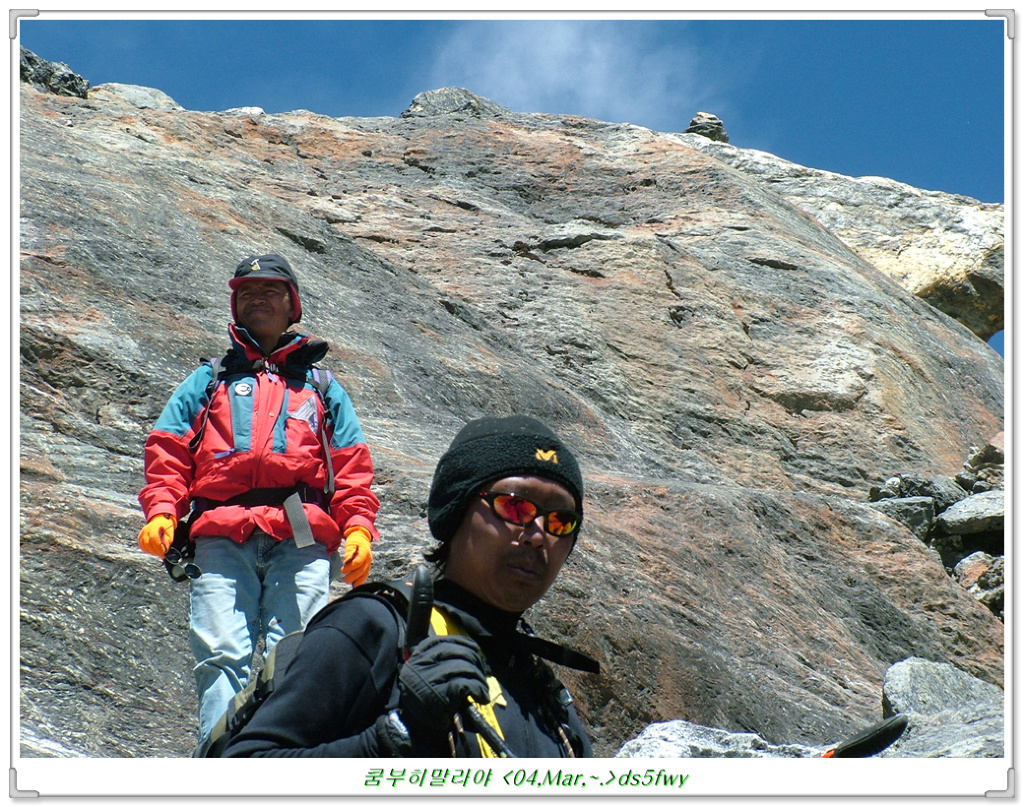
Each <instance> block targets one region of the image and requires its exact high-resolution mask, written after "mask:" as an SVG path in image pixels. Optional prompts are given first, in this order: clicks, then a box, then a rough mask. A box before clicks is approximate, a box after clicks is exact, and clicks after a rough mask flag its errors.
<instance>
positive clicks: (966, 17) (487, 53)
mask: <svg viewBox="0 0 1024 807" xmlns="http://www.w3.org/2000/svg"><path fill="white" fill-rule="evenodd" d="M132 16H135V17H139V19H134V20H129V19H115V18H110V17H105V18H101V17H100V16H99V15H90V14H82V15H80V16H79V18H76V19H70V18H68V15H58V14H56V13H50V12H46V11H44V12H43V13H42V14H41V15H40V16H39V17H35V18H32V17H23V18H21V20H20V24H19V40H20V44H21V45H22V46H24V47H26V48H28V49H29V50H31V51H33V52H35V53H36V54H37V55H39V56H41V57H43V58H44V59H48V60H50V61H57V62H65V63H66V64H68V65H69V66H70V67H71V69H72V70H74V71H75V72H76V73H79V74H80V75H82V76H83V77H84V78H86V79H87V80H88V81H89V82H90V83H91V84H92V85H93V86H95V85H98V84H103V83H106V82H121V83H125V84H139V85H143V86H146V87H155V88H157V89H160V90H162V91H163V92H166V93H167V94H168V95H170V96H171V97H172V98H174V100H175V101H177V102H178V103H179V104H181V105H182V106H184V107H186V108H188V109H194V110H208V111H212V110H224V109H229V108H231V107H239V106H259V107H262V108H263V109H265V110H266V111H267V112H287V111H291V110H295V109H308V110H311V111H313V112H317V113H320V114H324V115H330V116H332V117H342V116H359V117H363V116H376V115H387V116H397V115H400V114H401V113H402V111H403V110H404V109H406V108H407V107H408V106H409V103H410V102H411V101H412V99H413V97H414V96H415V95H416V94H417V93H419V92H422V91H424V90H430V89H436V88H438V87H445V86H459V87H465V88H467V89H469V90H472V91H473V92H475V93H477V94H478V95H482V96H485V97H487V98H490V99H491V100H493V101H496V102H497V103H499V104H502V105H503V106H506V107H509V108H511V109H513V110H515V111H518V112H552V113H571V114H578V115H584V116H587V117H591V118H596V119H599V120H606V121H613V122H624V121H628V122H630V123H634V124H637V125H640V126H646V127H649V128H651V129H655V130H658V131H682V130H683V129H685V128H686V127H687V126H688V125H689V121H690V119H691V118H692V117H693V116H694V115H695V114H696V113H697V112H698V111H705V112H712V113H714V114H716V115H718V116H719V117H720V118H721V119H722V120H723V121H724V123H725V127H726V130H727V131H728V133H729V137H730V142H731V143H732V144H733V145H736V146H740V147H743V148H754V149H761V150H764V151H768V152H771V153H773V154H776V155H778V156H780V157H783V158H785V159H787V160H791V161H793V162H796V163H799V164H801V165H805V166H809V167H812V168H820V169H824V170H828V171H835V172H838V173H841V174H847V175H850V176H865V175H871V176H884V177H890V178H892V179H896V180H898V181H900V182H906V183H908V184H910V185H913V186H915V187H918V188H923V189H926V190H939V191H945V192H948V193H959V194H964V195H966V196H971V197H973V198H975V199H979V200H981V201H984V202H1003V201H1004V128H1005V127H1004V109H1003V108H1004V101H1005V94H1004V48H1005V45H1006V43H1007V39H1006V35H1005V29H1004V23H1005V20H1004V19H1003V18H999V17H996V18H990V17H986V16H985V15H984V14H983V13H982V12H980V11H979V12H977V13H974V14H960V15H955V16H953V15H939V14H934V15H932V16H931V17H930V18H925V17H922V16H918V17H915V18H911V19H895V18H887V19H871V18H868V17H866V16H863V15H857V14H852V15H847V18H846V19H840V18H838V17H834V16H833V17H826V18H824V19H818V20H811V19H802V20H801V19H782V18H781V17H775V18H769V19H760V20H753V19H742V18H740V17H739V16H727V15H723V16H722V17H721V18H720V19H717V20H713V19H672V18H669V17H667V16H666V17H664V18H661V19H645V20H629V19H626V18H625V17H623V16H621V15H617V14H612V13H609V14H607V15H603V16H605V17H606V19H582V18H578V17H577V18H572V16H571V15H559V17H557V18H556V17H555V16H542V15H538V14H534V15H533V16H534V17H536V19H499V18H497V17H495V16H484V15H481V18H479V19H468V18H467V19H439V18H435V19H415V20H414V19H392V20H384V19H370V18H368V17H364V18H352V19H342V18H339V17H335V18H325V17H324V16H323V15H321V17H320V18H316V19H314V18H313V17H311V16H296V17H295V18H293V19H271V20H255V19H246V18H245V17H244V16H232V17H230V18H228V19H220V20H215V19H213V18H212V17H203V16H201V15H196V16H195V17H194V18H193V19H181V18H179V19H159V18H157V17H156V16H155V15H145V14H133V15H132ZM222 16H224V15H222ZM468 16H469V15H467V17H468ZM994 346H996V348H997V349H998V350H999V352H1000V353H1002V342H1001V337H1000V340H999V342H998V345H994Z"/></svg>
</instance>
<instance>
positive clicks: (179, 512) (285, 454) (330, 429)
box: [139, 325, 380, 552]
mask: <svg viewBox="0 0 1024 807" xmlns="http://www.w3.org/2000/svg"><path fill="white" fill-rule="evenodd" d="M229 332H230V334H231V339H232V347H231V350H229V351H228V355H227V356H226V357H225V362H224V366H225V368H226V372H228V373H229V374H228V375H227V376H226V377H225V380H224V381H223V382H221V383H219V384H218V385H217V386H216V387H215V388H214V391H213V394H212V399H210V407H209V409H210V411H209V416H208V420H207V421H206V426H205V431H204V434H203V437H202V441H201V442H200V443H199V446H198V448H197V450H196V451H195V453H194V454H193V452H192V451H191V450H190V448H189V442H190V441H191V440H192V438H193V437H194V436H195V434H196V431H197V429H199V428H200V427H202V424H203V421H204V417H205V415H204V410H205V408H206V404H207V401H208V398H207V388H208V386H209V383H210V381H211V379H212V378H213V372H212V369H211V367H210V365H208V364H205V365H203V366H201V367H199V368H198V369H197V370H196V371H195V372H193V373H192V374H191V375H190V376H189V377H188V378H187V379H185V381H184V382H183V383H182V384H181V385H180V386H179V387H178V388H177V389H176V390H175V391H174V394H173V395H172V396H171V398H170V400H169V401H168V402H167V405H166V406H165V407H164V410H163V412H162V414H161V415H160V418H159V419H158V420H157V422H156V425H155V426H154V427H153V431H152V432H151V433H150V435H149V438H148V439H147V440H146V453H145V470H146V485H145V487H143V488H142V491H141V492H140V493H139V502H140V504H141V505H142V509H143V512H144V514H145V516H146V520H147V521H148V520H149V519H150V518H152V517H153V516H154V515H158V514H160V513H166V514H172V515H175V516H176V517H177V518H178V519H179V520H181V519H183V518H184V517H185V516H186V515H188V513H189V510H190V505H191V502H192V500H194V499H205V500H210V501H213V502H220V501H224V500H227V499H230V498H232V497H234V496H238V495H239V494H242V493H246V492H247V491H250V490H252V489H255V488H294V487H296V486H303V485H304V486H309V487H311V488H314V489H319V490H320V491H323V490H324V486H325V483H326V481H327V475H326V463H325V462H324V454H323V448H322V445H321V440H320V424H321V423H322V421H323V418H324V415H325V413H324V406H323V403H322V401H321V400H320V396H319V395H318V393H317V391H316V389H315V387H314V386H313V383H312V381H311V380H310V378H309V373H310V371H311V367H312V365H313V364H314V363H315V362H317V361H319V360H320V359H322V358H323V357H324V355H325V354H326V353H327V345H326V343H324V342H320V341H312V340H311V338H310V337H309V336H307V335H306V334H298V333H292V332H288V333H286V334H285V335H284V337H282V339H281V341H280V342H279V343H278V347H277V348H276V349H275V350H274V352H273V353H272V354H271V355H270V356H269V357H264V355H263V352H262V350H260V349H259V347H257V346H256V345H255V344H254V343H253V342H252V341H251V340H250V339H249V338H248V334H247V333H246V332H245V330H243V329H240V328H237V327H236V326H234V325H232V326H230V328H229ZM264 359H265V361H263V362H261V360H264ZM254 364H256V365H260V364H262V365H264V366H262V367H261V368H260V369H254V367H253V365H254ZM324 398H325V400H326V401H327V406H328V408H329V410H330V413H329V416H328V417H327V435H328V440H329V444H330V451H331V461H332V464H333V467H334V488H335V490H334V495H333V497H332V498H331V500H330V504H329V507H328V510H327V511H325V510H324V509H322V508H321V507H320V506H319V505H317V504H313V503H307V504H305V505H304V509H305V512H306V516H307V518H308V519H309V525H310V528H311V529H312V532H313V536H314V537H315V538H316V539H317V540H318V541H321V542H322V543H323V544H324V545H325V546H326V548H327V551H328V552H333V551H334V550H336V549H337V548H338V546H339V545H340V544H341V541H342V536H343V534H344V532H345V530H346V529H348V528H349V527H353V526H362V527H365V528H366V530H367V531H368V532H369V533H370V535H371V536H372V537H373V538H374V539H375V540H376V539H377V538H379V534H378V532H377V529H376V527H374V521H375V519H376V517H377V510H378V508H379V507H380V502H379V501H378V500H377V497H376V496H375V495H374V494H373V492H372V491H371V490H370V485H371V483H372V482H373V463H372V461H371V459H370V451H369V448H367V445H366V440H365V438H364V437H363V431H362V427H361V426H360V425H359V420H358V418H357V417H356V413H355V410H354V409H353V407H352V402H351V400H350V399H349V397H348V394H347V393H346V392H345V390H344V389H343V388H342V387H341V385H340V384H339V383H338V382H337V381H336V380H333V379H332V381H331V384H330V386H329V387H328V388H327V391H326V394H325V396H324ZM257 527H258V528H259V529H261V530H263V531H264V532H266V533H268V534H270V535H273V536H274V537H275V538H278V539H281V540H283V539H286V538H291V537H292V530H291V525H290V524H289V523H288V518H287V516H286V515H285V511H284V508H283V507H280V506H275V505H256V506H252V507H244V506H240V505H228V506H221V507H215V508H214V509H209V510H206V511H204V512H202V513H201V514H200V515H198V516H197V517H196V518H195V519H194V522H193V523H192V525H191V529H190V532H191V534H192V535H193V536H198V535H223V536H227V537H229V538H232V539H233V540H235V541H239V542H241V541H245V540H246V539H247V538H248V537H249V535H250V534H251V533H252V531H253V530H254V529H256V528H257Z"/></svg>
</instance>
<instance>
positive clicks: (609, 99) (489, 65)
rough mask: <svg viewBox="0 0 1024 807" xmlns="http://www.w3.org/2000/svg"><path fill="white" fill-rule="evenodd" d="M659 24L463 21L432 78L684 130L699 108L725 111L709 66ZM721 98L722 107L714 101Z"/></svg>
mask: <svg viewBox="0 0 1024 807" xmlns="http://www.w3.org/2000/svg"><path fill="white" fill-rule="evenodd" d="M656 25H657V24H656V23H643V22H612V21H583V20H544V21H496V22H466V23H463V24H461V25H459V26H457V27H455V28H454V29H452V32H451V33H450V35H449V36H448V38H447V39H446V40H445V41H443V42H442V43H441V44H440V46H439V49H438V54H437V57H436V59H435V61H434V64H433V68H432V72H431V74H430V81H431V84H430V86H431V87H432V88H438V87H442V86H449V87H450V86H458V87H465V88H466V89H468V90H470V91H472V92H474V93H476V94H477V95H481V96H484V97H486V98H490V99H491V100H492V101H495V102H496V103H499V104H501V105H502V106H506V107H509V108H510V109H512V110H514V111H516V112H550V113H565V114H578V115H584V116H586V117H589V118H596V119H598V120H605V121H610V122H615V123H618V122H626V121H628V122H630V123H635V124H638V125H641V126H647V127H650V128H652V129H659V130H664V131H682V130H683V129H685V128H686V127H687V126H688V125H689V121H690V118H692V117H693V115H694V114H696V113H697V112H698V111H707V112H714V113H715V114H718V115H720V116H724V115H725V114H726V110H725V109H724V106H723V104H722V102H721V100H717V101H716V98H719V97H720V96H719V92H718V91H717V90H716V88H715V86H714V82H713V78H714V76H715V75H716V73H715V71H713V69H712V68H711V66H710V65H707V64H705V63H704V60H703V59H702V57H701V55H700V54H699V53H698V51H697V49H696V48H694V47H693V46H691V45H689V44H687V43H686V42H685V40H684V39H683V38H682V37H681V36H679V35H678V34H681V33H683V31H684V30H685V29H684V28H683V27H682V26H681V25H680V24H679V23H676V27H675V28H674V29H673V32H674V33H676V34H677V35H676V36H674V37H673V38H672V39H671V40H664V41H659V39H658V38H657V37H656V33H657V28H656V27H655V26H656ZM716 104H717V108H715V109H712V108H708V107H709V106H714V105H716Z"/></svg>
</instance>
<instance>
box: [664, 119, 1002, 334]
mask: <svg viewBox="0 0 1024 807" xmlns="http://www.w3.org/2000/svg"><path fill="white" fill-rule="evenodd" d="M687 131H689V130H687ZM680 137H681V139H682V140H683V142H685V143H686V144H687V145H690V146H693V147H694V148H697V149H700V150H701V151H703V152H706V153H707V154H710V155H712V156H714V157H716V158H717V159H719V160H722V161H723V162H726V163H728V164H729V165H731V166H733V167H735V168H736V169H738V170H740V171H743V172H744V173H746V174H748V175H749V176H751V177H754V178H756V179H757V180H758V181H759V182H762V183H764V184H765V185H767V186H769V187H771V189H772V192H773V193H777V194H779V195H780V196H782V197H783V198H784V199H786V201H788V202H789V203H790V204H793V205H794V206H796V207H798V208H800V209H801V210H804V211H806V212H807V213H808V214H810V215H811V216H813V217H814V218H815V219H816V220H817V221H818V222H819V223H820V224H821V225H822V226H823V227H825V228H827V229H828V230H829V231H830V232H831V233H833V234H834V235H835V236H836V237H838V238H839V239H841V240H842V241H843V243H845V244H846V245H847V246H849V247H850V248H851V249H853V250H854V251H855V252H856V253H857V254H858V255H859V256H860V257H861V258H863V259H864V260H865V261H867V262H868V263H870V264H871V265H872V266H874V267H875V268H877V269H880V270H881V271H883V272H885V273H886V274H887V275H889V277H891V278H892V279H893V280H895V281H896V282H897V283H899V284H900V285H901V286H903V287H904V288H905V289H907V290H909V291H910V292H912V293H913V294H916V295H917V296H918V297H920V298H922V299H924V300H927V301H928V302H929V303H931V304H932V305H934V306H935V307H936V308H938V309H939V310H940V311H943V312H945V313H946V314H948V315H949V316H951V317H953V318H954V319H956V320H958V321H960V322H961V323H962V324H963V325H965V326H966V327H967V328H969V329H970V330H971V331H973V332H974V333H976V334H977V335H978V336H980V337H981V338H982V339H986V340H987V339H989V338H990V337H991V336H992V335H993V334H995V333H998V332H999V331H1001V330H1002V329H1003V327H1004V324H1005V320H1004V298H1005V294H1004V290H1005V279H1004V278H1005V270H1004V231H1005V222H1004V213H1003V205H1001V204H986V203H982V202H979V201H977V200H976V199H970V198H968V197H965V196H958V195H956V194H948V193H941V192H939V191H927V190H921V189H919V188H914V187H911V186H909V185H905V184H903V183H900V182H896V181H894V180H892V179H886V178H884V177H847V176H843V175H841V174H835V173H832V172H830V171H821V170H817V169H813V168H806V167H804V166H802V165H796V164H795V163H791V162H787V161H786V160H783V159H780V158H779V157H776V156H775V155H773V154H768V153H766V152H763V151H757V150H755V149H742V148H737V147H735V146H732V145H726V144H724V143H719V142H715V141H714V140H713V139H708V138H707V137H701V136H699V135H693V134H683V135H680Z"/></svg>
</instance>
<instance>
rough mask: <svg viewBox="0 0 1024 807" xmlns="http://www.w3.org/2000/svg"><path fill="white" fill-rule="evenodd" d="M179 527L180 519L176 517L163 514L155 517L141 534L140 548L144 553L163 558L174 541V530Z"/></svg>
mask: <svg viewBox="0 0 1024 807" xmlns="http://www.w3.org/2000/svg"><path fill="white" fill-rule="evenodd" d="M177 526H178V519H176V518H175V517H174V516H168V515H164V514H163V513H161V514H160V515H158V516H153V517H152V518H151V519H150V520H149V523H148V524H146V526H145V527H143V528H142V532H140V533H139V548H140V549H141V550H142V551H143V552H148V553H149V554H150V555H156V556H157V557H158V558H162V557H163V556H164V555H166V554H167V550H168V548H170V546H171V543H172V542H173V541H174V528H175V527H177Z"/></svg>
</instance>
